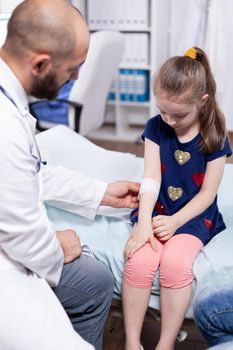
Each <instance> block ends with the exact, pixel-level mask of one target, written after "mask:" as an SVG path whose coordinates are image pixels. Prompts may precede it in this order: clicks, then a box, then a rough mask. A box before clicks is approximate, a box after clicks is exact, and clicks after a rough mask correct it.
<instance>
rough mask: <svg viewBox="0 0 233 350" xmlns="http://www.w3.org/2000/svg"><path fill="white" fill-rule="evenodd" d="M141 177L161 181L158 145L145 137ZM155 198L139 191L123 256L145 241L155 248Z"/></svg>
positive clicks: (132, 251)
mask: <svg viewBox="0 0 233 350" xmlns="http://www.w3.org/2000/svg"><path fill="white" fill-rule="evenodd" d="M143 178H150V179H153V180H155V181H156V182H158V183H159V185H160V183H161V161H160V147H159V145H157V144H156V143H154V142H152V141H150V140H149V139H147V138H146V139H145V151H144V173H143ZM156 200H157V198H156V196H155V194H154V193H150V192H143V193H140V202H139V214H138V224H136V225H134V228H133V232H132V235H131V237H130V238H129V240H128V241H127V243H126V246H125V257H126V258H130V257H132V255H133V254H134V253H135V252H136V251H137V250H138V249H139V248H141V247H142V246H143V245H144V244H145V243H146V242H148V241H149V242H150V243H151V246H152V248H153V249H156V244H155V239H154V234H153V230H152V219H151V215H152V211H153V208H154V205H155V202H156Z"/></svg>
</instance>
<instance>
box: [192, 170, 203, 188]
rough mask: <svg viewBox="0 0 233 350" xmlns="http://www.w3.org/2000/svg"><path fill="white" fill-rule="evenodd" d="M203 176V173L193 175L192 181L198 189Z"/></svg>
mask: <svg viewBox="0 0 233 350" xmlns="http://www.w3.org/2000/svg"><path fill="white" fill-rule="evenodd" d="M204 176H205V173H194V174H193V176H192V179H193V181H194V182H195V184H196V185H197V186H198V187H199V186H201V184H202V182H203V179H204Z"/></svg>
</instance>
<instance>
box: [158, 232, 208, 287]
mask: <svg viewBox="0 0 233 350" xmlns="http://www.w3.org/2000/svg"><path fill="white" fill-rule="evenodd" d="M202 246H203V244H202V242H201V241H200V240H199V239H198V238H196V237H194V236H192V235H189V234H180V235H176V236H173V237H172V238H171V239H170V240H169V241H168V242H167V243H166V244H165V246H164V249H163V254H162V257H161V263H160V283H161V285H162V286H164V287H168V288H182V287H185V286H187V285H188V284H190V283H191V282H192V280H193V272H192V269H193V263H194V260H195V258H196V256H197V254H198V252H199V251H200V250H201V248H202Z"/></svg>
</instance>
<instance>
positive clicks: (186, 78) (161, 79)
mask: <svg viewBox="0 0 233 350" xmlns="http://www.w3.org/2000/svg"><path fill="white" fill-rule="evenodd" d="M194 49H195V50H196V57H195V58H192V57H190V56H175V57H172V58H170V59H168V60H167V61H166V62H165V63H164V64H163V65H162V67H161V68H160V70H159V72H158V74H157V75H156V77H155V79H154V82H153V92H154V94H155V96H156V95H157V94H158V93H159V92H160V91H162V92H164V93H165V94H166V95H167V97H168V98H174V97H175V98H177V101H178V102H181V103H187V104H192V103H198V102H201V101H202V98H203V96H204V95H205V94H207V95H208V96H209V97H208V99H207V100H206V101H205V103H203V104H202V105H201V107H200V109H199V122H200V130H199V131H200V135H201V138H202V141H201V144H200V148H201V150H202V151H203V152H205V153H212V152H214V151H216V150H217V149H218V148H219V147H223V145H224V141H225V139H226V137H227V130H226V123H225V117H224V114H223V112H222V111H221V109H220V108H219V105H218V103H217V101H216V82H215V80H214V76H213V74H212V71H211V68H210V64H209V61H208V58H207V56H206V54H205V52H204V51H203V50H201V49H200V48H198V47H195V48H194Z"/></svg>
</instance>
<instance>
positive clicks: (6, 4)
mask: <svg viewBox="0 0 233 350" xmlns="http://www.w3.org/2000/svg"><path fill="white" fill-rule="evenodd" d="M21 2H22V0H21V1H20V0H0V12H2V13H5V12H12V11H13V10H14V8H15V7H16V6H17V5H19V4H20V3H21Z"/></svg>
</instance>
